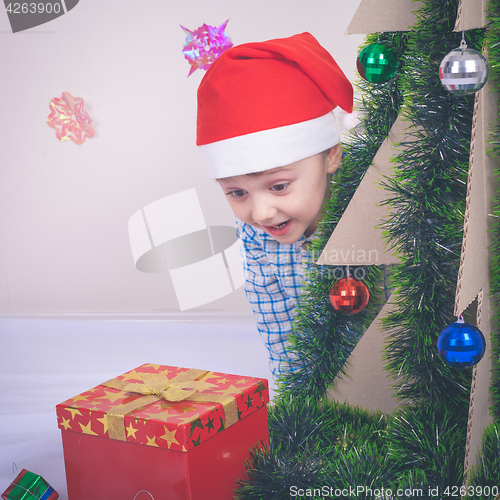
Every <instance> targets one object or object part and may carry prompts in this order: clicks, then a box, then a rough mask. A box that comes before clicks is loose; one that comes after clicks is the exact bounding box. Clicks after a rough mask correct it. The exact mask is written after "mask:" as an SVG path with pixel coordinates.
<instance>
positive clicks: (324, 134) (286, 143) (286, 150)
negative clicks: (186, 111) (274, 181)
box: [200, 112, 340, 179]
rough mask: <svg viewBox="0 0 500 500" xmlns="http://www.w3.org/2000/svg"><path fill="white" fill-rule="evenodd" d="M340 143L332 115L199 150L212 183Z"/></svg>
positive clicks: (260, 170) (206, 145)
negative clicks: (212, 180) (214, 180)
mask: <svg viewBox="0 0 500 500" xmlns="http://www.w3.org/2000/svg"><path fill="white" fill-rule="evenodd" d="M339 142H340V134H339V131H338V130H337V127H336V125H335V116H334V115H333V113H332V112H329V113H327V114H326V115H323V116H320V117H319V118H314V119H312V120H308V121H305V122H301V123H295V124H293V125H286V126H284V127H279V128H273V129H268V130H262V131H260V132H254V133H252V134H247V135H241V136H238V137H231V138H230V139H224V140H222V141H218V142H213V143H211V144H205V145H203V146H200V151H201V153H202V156H203V159H204V160H205V164H206V166H207V168H208V174H209V176H210V177H211V178H212V179H222V178H224V177H233V176H236V175H244V174H250V173H253V172H262V171H264V170H270V169H271V168H276V167H282V166H284V165H289V164H290V163H294V162H296V161H299V160H303V159H304V158H309V157H310V156H313V155H315V154H318V153H321V152H323V151H325V150H327V149H328V148H331V147H332V146H335V145H336V144H338V143H339Z"/></svg>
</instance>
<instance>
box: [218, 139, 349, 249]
mask: <svg viewBox="0 0 500 500" xmlns="http://www.w3.org/2000/svg"><path fill="white" fill-rule="evenodd" d="M341 156H342V153H341V150H340V146H339V145H337V146H334V147H333V148H332V149H331V150H330V152H329V154H328V156H325V155H324V154H321V153H320V154H317V155H314V156H311V157H310V158H305V159H304V160H300V161H298V162H295V163H291V164H290V165H286V166H283V167H278V168H273V169H271V170H266V171H264V172H259V173H258V174H250V175H248V174H247V175H238V176H235V177H228V178H225V179H218V180H217V182H218V183H219V185H220V186H221V188H222V190H223V191H224V193H225V194H226V196H227V198H228V201H229V205H230V206H231V208H232V210H233V212H234V213H235V215H236V216H237V217H238V218H239V219H240V220H242V221H243V222H246V223H247V224H250V225H251V226H254V227H256V228H259V229H263V230H264V231H265V232H266V233H268V234H269V235H271V236H272V237H273V238H274V239H275V240H277V241H279V242H280V243H294V242H296V241H297V240H298V239H299V238H301V237H302V236H306V237H308V236H310V235H311V234H312V233H313V232H314V231H315V230H316V224H317V221H318V219H319V218H320V212H321V208H322V206H323V202H324V201H325V200H326V199H327V198H328V195H329V183H328V174H331V173H333V172H335V170H337V168H338V167H339V165H340V159H341Z"/></svg>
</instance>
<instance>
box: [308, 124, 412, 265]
mask: <svg viewBox="0 0 500 500" xmlns="http://www.w3.org/2000/svg"><path fill="white" fill-rule="evenodd" d="M405 128H406V125H405V123H404V122H403V121H402V120H401V119H400V118H398V119H397V120H396V122H395V123H394V125H393V126H392V129H391V131H390V132H389V137H388V140H385V141H384V142H383V143H382V145H381V147H380V149H379V150H378V152H377V154H376V155H375V158H374V159H373V163H372V165H371V166H370V167H369V168H368V170H367V171H366V173H365V176H364V177H363V179H362V181H361V182H360V184H359V186H358V189H357V190H356V192H355V193H354V196H353V197H352V199H351V201H350V203H349V205H348V206H347V208H346V210H345V212H344V214H343V215H342V218H341V219H340V221H339V223H338V224H337V227H336V228H335V231H333V233H332V235H331V237H330V239H329V240H328V243H327V244H326V246H325V248H324V249H323V252H322V253H321V255H320V257H319V259H318V261H317V264H321V265H343V266H350V265H358V266H359V265H368V264H373V265H381V264H397V263H399V259H398V257H397V256H395V255H393V254H394V252H393V251H391V250H388V249H387V246H386V243H385V241H384V239H383V238H382V230H381V229H380V228H378V227H377V226H378V225H379V224H380V223H381V222H382V220H383V219H386V218H387V217H388V216H389V208H388V207H387V206H380V202H382V201H384V200H386V199H388V198H390V197H391V196H392V193H391V191H389V190H387V189H384V188H383V187H382V186H381V185H380V182H381V181H382V180H383V179H384V177H390V176H391V175H392V174H391V165H390V159H391V157H392V156H394V155H396V154H397V152H398V151H397V149H396V148H395V147H394V144H395V143H396V144H397V143H399V142H401V141H403V140H404V139H405V137H406V136H407V134H406V132H405Z"/></svg>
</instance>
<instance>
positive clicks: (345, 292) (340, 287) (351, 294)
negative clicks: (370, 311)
mask: <svg viewBox="0 0 500 500" xmlns="http://www.w3.org/2000/svg"><path fill="white" fill-rule="evenodd" d="M369 299H370V292H369V291H368V287H367V286H366V285H365V284H364V283H363V282H362V281H358V280H356V279H354V278H342V279H341V280H339V281H337V283H335V284H334V285H333V286H332V288H330V302H331V303H332V306H333V308H334V309H335V310H336V311H339V312H341V313H344V314H356V313H359V312H361V311H362V310H363V309H364V308H365V307H366V305H367V304H368V300H369Z"/></svg>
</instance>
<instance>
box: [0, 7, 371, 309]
mask: <svg viewBox="0 0 500 500" xmlns="http://www.w3.org/2000/svg"><path fill="white" fill-rule="evenodd" d="M358 4H359V0H353V1H352V2H346V1H340V0H308V1H306V0H252V1H251V2H250V1H246V2H244V1H240V0H204V1H201V0H196V1H187V0H184V1H180V0H179V1H173V0H80V3H79V4H78V5H77V6H76V7H75V8H74V9H73V10H72V11H70V12H68V13H67V14H65V15H64V16H62V17H60V18H58V19H56V20H54V21H52V22H50V23H47V24H45V25H41V26H38V27H35V28H32V29H31V30H28V31H25V32H19V33H16V34H13V33H12V32H11V29H10V25H9V22H8V19H7V14H6V12H5V10H4V7H3V5H2V6H0V68H1V72H2V76H1V78H0V313H4V314H5V313H7V314H8V313H24V312H49V311H55V312H72V311H88V312H106V311H122V312H131V311H156V312H161V311H165V312H166V311H174V312H175V311H178V310H179V307H178V304H177V299H176V296H175V292H174V289H173V286H172V284H171V282H170V278H169V276H168V274H146V273H141V272H139V271H137V270H136V269H135V267H134V262H133V260H132V255H131V251H130V244H129V238H128V229H127V223H128V219H129V217H130V216H131V215H132V214H133V213H134V212H136V211H137V210H139V209H140V208H142V207H144V206H145V205H147V204H149V203H151V202H153V201H155V200H158V199H160V198H162V197H164V196H168V195H170V194H174V193H177V192H180V191H184V190H186V189H190V188H196V190H197V193H198V196H199V199H200V202H201V205H202V208H203V210H204V215H205V219H206V223H207V224H208V225H232V224H233V217H232V213H231V211H230V209H229V207H228V206H227V203H226V201H225V199H224V196H223V195H222V193H221V192H219V188H218V186H217V185H216V184H215V183H214V182H213V181H210V180H209V179H208V176H207V175H206V173H205V170H204V167H203V165H202V161H201V157H200V154H199V152H198V151H197V149H196V146H195V121H196V89H197V87H198V84H199V82H200V80H201V78H202V77H203V74H204V72H203V71H202V70H197V71H196V72H195V73H194V74H193V75H191V76H190V77H189V78H187V74H188V72H189V64H188V62H187V61H186V60H185V59H184V56H183V54H182V45H183V42H184V39H185V34H184V32H183V30H182V29H181V28H180V27H179V25H180V24H182V25H183V26H185V27H187V28H189V29H196V28H197V27H199V26H200V25H202V24H203V23H207V24H209V25H213V26H219V25H220V24H222V23H223V22H224V21H225V20H226V19H228V18H229V23H228V26H227V33H228V35H229V36H230V37H231V39H232V41H233V43H234V44H240V43H245V42H249V41H258V40H266V39H270V38H277V37H283V36H289V35H292V34H295V33H299V32H303V31H310V32H311V33H312V34H313V35H314V36H316V38H318V40H319V41H320V43H322V44H323V45H324V46H325V47H326V48H327V49H328V50H329V51H330V52H331V53H332V55H333V56H334V57H335V59H336V60H337V62H338V63H339V65H340V66H341V67H342V69H343V70H344V72H345V73H346V74H347V76H348V78H350V79H351V81H354V79H355V61H356V54H357V49H358V46H359V44H360V43H361V42H362V39H363V37H362V36H358V35H351V36H345V35H344V32H345V30H346V28H347V25H348V24H349V22H350V20H351V18H352V16H353V15H354V12H355V11H356V8H357V7H358ZM63 91H68V92H69V93H71V94H72V95H73V96H75V97H82V98H83V99H84V100H85V109H86V110H87V111H88V112H89V114H90V116H91V118H92V119H93V124H94V125H95V128H96V131H97V133H96V136H95V137H94V138H92V139H88V140H87V141H86V142H85V143H84V144H83V145H81V146H77V145H75V144H73V143H72V142H69V141H68V142H65V143H60V142H59V141H58V140H57V139H56V136H55V131H54V130H53V129H51V128H49V127H48V125H47V124H46V123H45V120H46V118H47V116H48V115H49V112H50V109H49V102H50V100H51V99H52V98H54V97H61V94H62V92H63ZM193 286H196V284H195V283H193ZM200 310H203V311H212V312H220V313H227V312H237V313H242V314H246V313H249V312H250V308H249V306H248V304H247V302H246V299H245V297H244V294H243V292H242V289H239V290H238V291H236V292H234V293H233V294H231V295H228V296H226V297H224V298H222V299H219V300H218V301H215V302H212V303H210V304H207V305H205V306H203V307H201V308H199V310H193V312H198V313H199V312H200Z"/></svg>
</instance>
